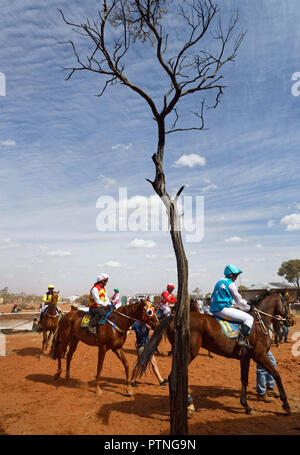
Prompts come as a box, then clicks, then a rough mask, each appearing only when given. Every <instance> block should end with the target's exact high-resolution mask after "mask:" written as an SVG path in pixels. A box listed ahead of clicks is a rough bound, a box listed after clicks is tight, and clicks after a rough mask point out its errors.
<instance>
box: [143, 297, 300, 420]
mask: <svg viewBox="0 0 300 455" xmlns="http://www.w3.org/2000/svg"><path fill="white" fill-rule="evenodd" d="M249 303H250V305H251V306H252V309H251V314H252V315H253V317H254V324H253V327H252V331H251V333H250V335H249V338H248V339H249V342H250V345H251V348H250V349H247V350H246V352H241V349H240V348H239V346H237V338H228V337H227V336H226V335H225V334H224V333H223V330H222V328H221V325H220V324H219V322H218V321H217V319H216V318H215V317H213V316H210V315H209V314H201V313H199V312H190V327H189V332H190V337H189V352H188V365H190V363H191V362H192V360H193V359H194V358H195V357H196V356H197V355H198V352H199V350H200V348H201V347H203V348H204V349H207V350H208V351H209V352H214V353H215V354H218V355H221V356H223V357H228V358H235V359H238V360H240V367H241V382H242V389H241V396H240V403H241V405H242V406H243V407H244V409H245V412H246V414H255V412H254V410H253V409H252V408H251V407H250V406H249V405H248V403H247V399H246V391H247V385H248V376H249V365H250V360H251V359H252V360H254V361H255V362H256V363H258V364H260V365H262V366H263V368H264V369H265V370H267V371H268V372H269V373H270V374H271V375H272V376H273V377H274V379H275V381H276V384H277V387H278V391H279V395H280V399H281V401H282V402H283V405H282V407H283V409H284V410H285V411H286V413H287V414H288V415H289V414H290V413H291V410H290V406H289V403H288V400H287V396H286V393H285V391H284V388H283V385H282V381H281V378H280V375H279V373H278V371H277V370H276V369H275V368H274V367H273V365H272V363H271V361H270V359H269V357H268V355H267V353H268V351H269V349H270V345H271V339H270V335H269V325H270V323H271V321H272V320H276V319H279V317H278V316H280V317H282V318H283V320H284V323H285V324H286V325H287V326H292V325H294V324H295V318H294V316H293V315H292V314H291V312H290V308H289V306H288V305H287V304H286V302H285V300H284V298H283V297H282V296H281V295H280V293H276V292H275V293H274V292H269V291H267V292H266V293H265V294H264V295H262V296H259V297H257V298H256V299H253V300H252V301H250V302H249ZM164 333H166V334H167V337H168V339H169V341H170V343H171V345H172V348H173V347H174V343H175V330H174V316H170V317H169V318H164V319H163V320H162V321H161V322H160V325H159V326H158V327H156V329H155V330H154V332H153V335H152V337H151V338H150V340H149V341H148V342H147V343H146V345H145V348H144V351H143V353H142V354H141V355H140V356H139V358H138V360H137V363H136V365H135V371H136V377H140V376H141V375H142V374H143V373H144V372H145V370H146V367H147V365H148V363H149V361H150V358H151V356H152V354H153V352H154V350H155V348H156V346H157V345H158V344H159V342H160V341H161V338H162V335H163V334H164ZM194 412H195V407H194V404H193V401H192V397H191V395H190V394H189V405H188V417H189V418H191V417H192V416H193V414H194Z"/></svg>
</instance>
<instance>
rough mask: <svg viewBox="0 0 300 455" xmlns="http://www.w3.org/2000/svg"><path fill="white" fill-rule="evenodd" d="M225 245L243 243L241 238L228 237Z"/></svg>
mask: <svg viewBox="0 0 300 455" xmlns="http://www.w3.org/2000/svg"><path fill="white" fill-rule="evenodd" d="M225 242H226V243H240V242H245V240H243V239H242V238H241V237H237V236H236V237H229V238H228V239H225Z"/></svg>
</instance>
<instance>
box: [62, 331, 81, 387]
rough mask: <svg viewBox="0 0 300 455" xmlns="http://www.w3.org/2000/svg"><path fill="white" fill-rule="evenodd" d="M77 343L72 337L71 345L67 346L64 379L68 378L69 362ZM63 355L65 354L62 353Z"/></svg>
mask: <svg viewBox="0 0 300 455" xmlns="http://www.w3.org/2000/svg"><path fill="white" fill-rule="evenodd" d="M78 343H79V340H78V338H75V337H73V338H72V340H71V343H70V344H69V351H68V354H67V366H66V378H69V377H70V367H71V360H72V357H73V354H74V352H75V351H76V348H77V345H78ZM64 354H65V352H64V353H63V355H64Z"/></svg>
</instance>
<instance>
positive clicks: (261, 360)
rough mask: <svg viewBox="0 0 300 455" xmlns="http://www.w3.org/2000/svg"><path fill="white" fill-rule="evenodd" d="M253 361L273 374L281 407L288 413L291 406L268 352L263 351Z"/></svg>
mask: <svg viewBox="0 0 300 455" xmlns="http://www.w3.org/2000/svg"><path fill="white" fill-rule="evenodd" d="M255 361H256V362H257V363H259V364H260V365H261V366H262V367H263V368H264V369H265V370H267V372H268V373H270V374H271V375H272V376H273V378H274V379H275V381H276V385H277V387H278V392H279V396H280V399H281V401H282V403H283V405H282V407H283V409H284V410H285V412H286V413H287V415H290V414H291V408H290V405H289V403H288V400H287V396H286V393H285V391H284V388H283V385H282V381H281V377H280V375H279V373H278V371H277V370H276V368H275V367H274V365H273V364H272V362H271V360H270V359H269V357H268V354H267V353H265V354H264V355H263V356H262V357H260V358H259V359H255Z"/></svg>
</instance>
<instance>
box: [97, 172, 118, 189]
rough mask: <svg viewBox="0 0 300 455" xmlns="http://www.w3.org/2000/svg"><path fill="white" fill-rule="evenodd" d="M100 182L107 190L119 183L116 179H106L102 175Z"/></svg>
mask: <svg viewBox="0 0 300 455" xmlns="http://www.w3.org/2000/svg"><path fill="white" fill-rule="evenodd" d="M100 181H101V183H102V185H103V187H104V188H105V189H106V190H107V189H108V188H110V187H111V186H114V185H115V184H116V183H117V181H116V180H115V179H112V178H110V177H105V176H104V175H102V174H101V175H100Z"/></svg>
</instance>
